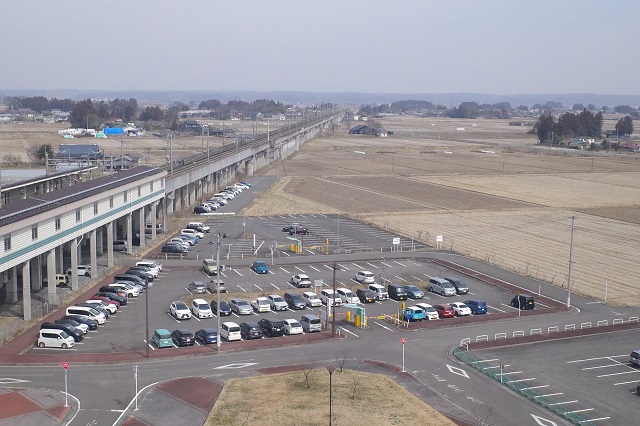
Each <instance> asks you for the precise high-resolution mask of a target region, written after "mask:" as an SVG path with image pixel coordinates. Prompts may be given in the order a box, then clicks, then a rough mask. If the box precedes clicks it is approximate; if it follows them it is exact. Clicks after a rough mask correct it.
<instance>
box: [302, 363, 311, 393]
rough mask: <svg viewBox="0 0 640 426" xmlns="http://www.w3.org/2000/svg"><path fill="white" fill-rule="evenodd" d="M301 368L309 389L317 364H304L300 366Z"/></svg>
mask: <svg viewBox="0 0 640 426" xmlns="http://www.w3.org/2000/svg"><path fill="white" fill-rule="evenodd" d="M300 368H301V369H302V374H303V375H304V384H305V385H306V386H307V388H310V387H311V383H309V380H310V379H311V376H312V375H313V373H314V371H315V370H314V368H315V363H314V362H303V363H302V364H300Z"/></svg>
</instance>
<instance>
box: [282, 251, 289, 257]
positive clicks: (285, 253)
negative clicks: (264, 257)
mask: <svg viewBox="0 0 640 426" xmlns="http://www.w3.org/2000/svg"><path fill="white" fill-rule="evenodd" d="M279 253H281V254H284V255H286V256H288V257H291V255H290V254H289V253H287V252H286V251H280V252H279Z"/></svg>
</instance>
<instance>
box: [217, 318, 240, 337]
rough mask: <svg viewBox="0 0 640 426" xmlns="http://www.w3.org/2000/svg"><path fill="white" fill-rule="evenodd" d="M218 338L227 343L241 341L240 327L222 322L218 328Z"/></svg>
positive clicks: (233, 323)
mask: <svg viewBox="0 0 640 426" xmlns="http://www.w3.org/2000/svg"><path fill="white" fill-rule="evenodd" d="M220 336H221V337H222V338H223V339H224V340H226V341H227V342H231V341H233V340H242V338H241V337H240V326H239V325H238V324H236V323H235V322H231V321H229V322H223V323H222V325H221V326H220Z"/></svg>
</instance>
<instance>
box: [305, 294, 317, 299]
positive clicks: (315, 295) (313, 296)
mask: <svg viewBox="0 0 640 426" xmlns="http://www.w3.org/2000/svg"><path fill="white" fill-rule="evenodd" d="M307 297H308V298H309V299H311V300H314V299H318V295H317V294H309V295H307Z"/></svg>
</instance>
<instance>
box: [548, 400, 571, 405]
mask: <svg viewBox="0 0 640 426" xmlns="http://www.w3.org/2000/svg"><path fill="white" fill-rule="evenodd" d="M574 402H578V400H577V399H574V400H573V401H563V402H554V403H553V404H548V405H564V404H573V403H574Z"/></svg>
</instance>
